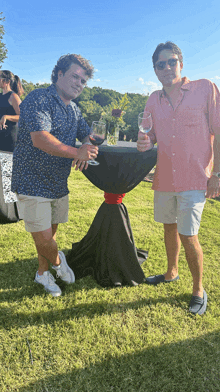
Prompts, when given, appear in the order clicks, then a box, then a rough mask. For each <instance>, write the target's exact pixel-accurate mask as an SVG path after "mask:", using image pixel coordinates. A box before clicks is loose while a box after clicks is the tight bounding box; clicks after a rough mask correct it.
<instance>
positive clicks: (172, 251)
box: [164, 223, 181, 280]
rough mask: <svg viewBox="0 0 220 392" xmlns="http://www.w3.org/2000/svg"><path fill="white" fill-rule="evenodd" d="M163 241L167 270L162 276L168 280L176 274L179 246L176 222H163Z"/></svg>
mask: <svg viewBox="0 0 220 392" xmlns="http://www.w3.org/2000/svg"><path fill="white" fill-rule="evenodd" d="M164 242H165V247H166V253H167V261H168V267H167V272H166V273H165V274H164V276H165V279H166V280H170V279H174V278H175V277H176V276H177V275H178V259H179V252H180V247H181V241H180V237H179V233H178V231H177V224H176V223H172V224H164Z"/></svg>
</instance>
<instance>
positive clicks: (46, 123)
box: [11, 84, 90, 199]
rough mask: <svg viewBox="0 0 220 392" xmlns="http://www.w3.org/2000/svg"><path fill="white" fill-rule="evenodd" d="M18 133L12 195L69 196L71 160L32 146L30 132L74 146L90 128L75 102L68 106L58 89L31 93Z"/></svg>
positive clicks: (24, 102)
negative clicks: (68, 183) (48, 136)
mask: <svg viewBox="0 0 220 392" xmlns="http://www.w3.org/2000/svg"><path fill="white" fill-rule="evenodd" d="M18 126H19V132H18V139H17V143H16V147H15V150H14V153H13V172H12V186H11V189H12V191H13V192H17V193H19V194H23V195H29V196H41V197H46V198H49V199H59V198H61V197H63V196H65V195H67V194H68V193H69V191H68V187H67V179H68V176H69V174H70V171H71V164H72V159H69V158H62V157H57V156H53V155H50V154H48V153H46V152H44V151H42V150H40V149H38V148H36V147H34V146H33V143H32V139H31V134H30V133H31V132H37V131H47V132H50V133H51V134H52V135H53V136H55V137H56V138H57V139H58V140H60V141H61V142H62V143H64V144H66V145H69V146H72V147H74V146H75V142H76V138H77V139H79V140H80V141H81V142H82V141H83V139H84V138H85V137H86V136H87V135H88V134H89V132H90V128H89V126H88V125H87V123H86V121H85V120H84V118H83V116H82V113H81V111H80V109H79V108H78V107H77V105H76V104H75V103H74V102H72V101H71V102H70V104H69V105H67V106H66V105H65V104H64V102H63V101H62V100H61V99H60V97H59V95H58V94H57V91H56V87H55V85H53V84H52V85H51V86H50V87H48V88H46V89H44V88H42V89H36V90H34V91H32V92H31V93H29V94H28V95H27V97H26V98H25V99H24V101H23V102H22V103H21V105H20V118H19V124H18Z"/></svg>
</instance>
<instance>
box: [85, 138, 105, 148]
mask: <svg viewBox="0 0 220 392" xmlns="http://www.w3.org/2000/svg"><path fill="white" fill-rule="evenodd" d="M89 140H90V142H91V143H92V144H93V145H94V146H100V145H101V144H102V143H103V142H104V140H105V138H103V137H100V136H98V135H91V136H89Z"/></svg>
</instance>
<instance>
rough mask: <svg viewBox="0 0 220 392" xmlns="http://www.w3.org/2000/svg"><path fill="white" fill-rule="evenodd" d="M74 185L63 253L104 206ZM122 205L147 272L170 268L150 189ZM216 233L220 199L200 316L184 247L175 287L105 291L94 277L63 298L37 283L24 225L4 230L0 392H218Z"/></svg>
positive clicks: (210, 222) (207, 239) (207, 222)
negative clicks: (193, 310)
mask: <svg viewBox="0 0 220 392" xmlns="http://www.w3.org/2000/svg"><path fill="white" fill-rule="evenodd" d="M69 188H70V214H69V222H68V223H66V224H64V225H60V230H59V231H58V236H57V241H58V245H59V249H62V250H63V251H64V252H67V251H68V250H69V249H70V248H71V244H72V242H77V241H79V240H80V239H81V238H83V236H84V235H85V234H86V232H87V231H88V228H89V226H90V225H91V223H92V220H93V218H94V216H95V214H96V211H97V209H98V207H99V206H100V204H101V203H102V202H103V200H104V199H103V192H102V191H100V190H98V189H97V188H95V187H94V186H93V185H92V184H91V183H90V182H89V181H88V180H87V179H86V178H85V177H84V176H83V174H82V173H78V172H75V171H73V172H72V174H71V176H70V179H69ZM124 203H125V205H126V206H127V209H128V212H129V217H130V221H131V226H132V230H133V234H134V238H135V244H136V246H137V247H139V248H143V249H147V250H149V257H148V259H147V261H146V262H145V263H144V264H143V270H144V272H145V274H146V275H150V274H155V273H163V272H165V268H166V256H165V248H164V243H163V228H162V225H160V224H156V223H155V222H154V220H153V191H152V190H151V184H149V183H145V182H142V183H141V184H140V185H138V186H137V187H136V189H134V190H133V191H131V192H130V193H128V194H127V195H126V196H125V198H124ZM219 228H220V203H219V201H216V200H208V201H207V203H206V206H205V209H204V213H203V220H202V224H201V229H200V236H199V238H200V242H201V245H202V247H203V251H204V287H205V289H206V292H207V294H208V308H207V312H206V313H205V314H204V315H203V316H201V317H200V316H196V317H193V316H192V315H190V314H189V312H188V304H189V301H190V298H191V290H192V279H191V275H190V272H189V270H188V267H187V263H186V260H185V256H184V252H183V250H182V251H181V254H180V262H179V264H180V268H179V275H180V280H179V281H177V282H175V283H173V284H170V285H159V286H158V287H149V286H147V285H144V284H143V285H139V286H137V287H123V288H117V289H116V288H110V289H105V288H102V287H100V286H99V285H98V284H97V283H96V282H95V281H94V280H93V279H92V278H91V277H87V278H84V279H81V280H78V281H77V282H76V283H75V284H74V285H70V286H65V285H64V284H60V287H61V289H62V291H63V294H62V296H61V297H58V298H53V297H52V296H50V295H48V294H46V293H45V292H44V290H43V288H42V286H40V285H36V284H35V283H34V282H33V280H34V275H35V272H36V269H37V265H38V263H37V258H36V252H35V248H34V245H33V242H32V239H31V236H30V234H28V233H26V232H25V229H24V223H23V222H22V221H21V222H19V223H15V224H8V225H1V238H0V246H1V252H0V361H1V364H0V366H1V370H0V391H1V392H6V391H7V392H9V391H10V392H12V391H13V392H15V391H16V392H17V391H19V392H34V391H35V392H58V391H59V392H67V391H72V392H76V391H77V392H90V391H95V392H110V391H114V392H116V391H117V392H118V391H124V392H131V391H132V392H203V391H204V392H217V391H220V283H219V279H220V263H219V245H220V235H219V234H220V229H219Z"/></svg>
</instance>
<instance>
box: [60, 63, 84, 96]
mask: <svg viewBox="0 0 220 392" xmlns="http://www.w3.org/2000/svg"><path fill="white" fill-rule="evenodd" d="M88 78H89V77H88V75H86V71H85V70H84V69H83V68H82V67H80V66H79V65H78V64H72V65H71V67H70V68H69V69H68V71H66V72H65V74H63V73H62V71H59V72H58V80H57V82H56V85H57V86H58V93H59V95H60V97H61V99H63V98H64V100H66V101H70V100H71V99H75V98H77V97H78V96H79V95H80V94H81V92H82V91H83V88H84V87H85V85H86V82H87V80H88Z"/></svg>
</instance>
